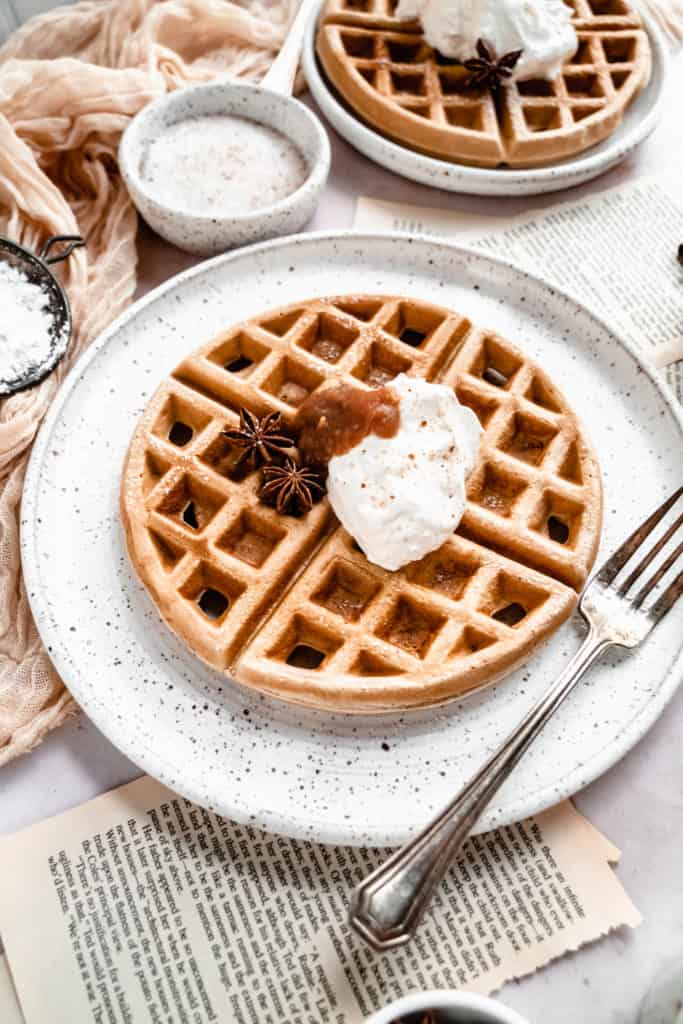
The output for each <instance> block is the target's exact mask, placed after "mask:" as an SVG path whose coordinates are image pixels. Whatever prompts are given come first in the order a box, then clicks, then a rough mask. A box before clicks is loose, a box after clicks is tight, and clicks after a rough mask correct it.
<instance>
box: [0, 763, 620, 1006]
mask: <svg viewBox="0 0 683 1024" xmlns="http://www.w3.org/2000/svg"><path fill="white" fill-rule="evenodd" d="M618 854H619V851H618V850H616V848H615V847H614V846H612V844H611V843H610V842H609V841H608V840H607V839H606V838H605V837H604V836H602V835H601V834H600V833H599V832H598V831H597V830H596V829H595V828H594V827H593V826H592V825H590V823H589V822H587V821H586V820H585V819H584V818H582V817H581V815H580V814H578V812H577V811H576V810H575V808H574V806H573V805H572V804H571V803H570V802H569V801H566V802H565V803H563V804H560V805H559V806H557V807H555V808H552V809H551V810H549V811H547V812H545V813H544V814H540V815H538V816H537V817H535V818H530V819H528V820H527V821H525V822H522V823H519V824H517V825H513V826H510V827H508V828H501V829H498V830H496V831H495V832H491V833H488V834H486V835H482V836H478V837H474V838H472V839H470V840H469V841H468V843H467V844H466V846H465V848H464V849H463V852H462V855H461V857H460V859H459V860H458V862H457V863H456V864H455V865H454V866H453V868H452V869H451V871H450V872H449V874H448V875H447V877H446V879H445V880H444V882H443V884H442V886H441V888H440V890H439V892H438V895H437V898H436V900H435V902H434V905H433V909H432V911H431V913H430V914H429V916H428V919H427V920H426V921H425V923H424V925H423V927H422V928H421V929H420V931H419V933H418V934H417V936H416V938H415V939H414V941H413V942H412V943H411V944H410V945H408V946H406V947H404V948H402V949H397V950H394V951H393V952H391V953H389V954H377V953H374V952H373V951H372V950H371V949H370V948H369V947H368V946H366V945H365V944H364V943H363V942H362V940H360V939H358V938H357V937H356V936H355V934H354V933H352V932H351V931H350V929H349V927H348V925H347V922H346V914H347V906H348V899H349V893H350V891H351V889H352V888H353V886H354V885H355V884H356V883H357V882H358V881H359V880H360V879H361V878H363V877H364V876H365V875H366V874H367V873H368V872H369V871H370V870H372V868H373V867H375V866H376V865H377V864H379V863H380V861H381V860H382V858H383V856H384V855H385V854H384V853H383V851H381V850H364V849H355V848H347V847H332V846H317V845H315V844H313V843H310V842H295V841H293V840H290V839H286V838H283V837H281V836H274V835H266V834H264V833H260V832H256V831H254V830H253V829H250V828H247V827H244V826H240V825H237V824H235V823H232V822H229V821H226V820H224V819H221V818H219V817H217V816H216V815H215V814H212V813H211V812H209V811H206V810H203V809H201V808H199V807H196V806H194V805H193V804H191V803H190V802H188V801H186V800H184V799H183V798H182V797H179V796H177V795H175V794H174V793H172V792H170V791H169V790H167V789H165V788H164V787H163V786H161V785H160V784H159V783H157V782H155V781H154V780H153V779H151V778H148V777H143V778H142V779H138V780H137V781H135V782H132V783H130V784H129V785H127V786H123V787H121V788H120V789H117V790H113V791H112V792H110V793H107V794H105V795H104V796H101V797H98V798H97V799H95V800H93V801H91V802H89V803H87V804H84V805H82V806H81V807H78V808H76V809H74V810H72V811H68V812H67V813H65V814H62V815H60V816H58V817H56V818H51V819H48V820H47V821H43V822H40V823H39V824H37V825H35V826H33V827H31V828H29V829H26V830H25V831H23V832H19V833H16V834H15V835H13V836H8V837H6V838H4V839H2V840H0V934H1V935H2V941H3V943H4V946H5V952H6V955H7V958H8V962H9V966H10V969H11V971H12V976H13V979H14V984H15V986H16V990H17V993H18V996H19V1000H20V1002H21V1006H22V1009H23V1013H24V1019H25V1024H45V1022H46V1021H50V1024H74V1022H76V1021H77V1022H79V1024H87V1022H93V1024H148V1022H149V1024H205V1022H211V1021H218V1022H221V1024H282V1022H283V1021H287V1024H361V1022H362V1021H363V1020H365V1018H366V1017H367V1016H368V1015H369V1014H370V1013H372V1012H374V1011H375V1010H377V1009H379V1008H380V1007H381V1006H384V1005H386V1004H387V1003H388V1002H390V1001H391V1000H392V999H394V998H396V997H398V996H400V995H403V994H405V993H406V992H408V991H410V990H411V989H418V988H467V989H470V990H473V991H476V992H482V993H490V992H492V991H495V990H496V989H499V988H500V987H501V986H502V985H503V984H504V983H505V982H506V981H508V980H510V979H512V978H518V977H521V976H522V975H525V974H528V973H531V972H532V971H535V970H537V969H538V968H539V967H541V966H542V965H543V964H545V963H547V962H548V961H549V960H552V959H553V958H555V957H558V956H561V955H562V954H563V953H566V952H567V951H569V950H575V949H577V948H578V947H579V946H581V945H582V944H584V943H586V942H591V941H593V940H594V939H597V938H598V937H599V936H602V935H605V934H606V933H607V932H609V931H610V930H611V929H613V928H617V927H620V926H623V925H628V926H631V927H635V926H636V925H638V924H639V922H640V916H639V914H638V911H637V910H636V908H635V907H634V906H633V904H632V903H631V901H630V900H629V898H628V896H627V895H626V893H625V892H624V890H623V888H622V886H621V884H620V882H619V880H618V879H617V877H616V875H615V873H614V871H613V869H612V867H611V866H610V862H611V861H614V860H616V858H617V857H618ZM0 968H1V965H0ZM8 991H9V989H8ZM2 995H3V990H2V974H1V973H0V999H1V998H2ZM1 1007H2V1002H0V1008H1ZM2 1020H3V1024H4V1022H5V1020H9V1021H11V1022H12V1024H14V1021H13V1019H12V1017H11V1016H9V1013H8V1014H7V1016H2ZM20 1020H21V1017H20V1016H19V1015H18V1014H17V1021H20Z"/></svg>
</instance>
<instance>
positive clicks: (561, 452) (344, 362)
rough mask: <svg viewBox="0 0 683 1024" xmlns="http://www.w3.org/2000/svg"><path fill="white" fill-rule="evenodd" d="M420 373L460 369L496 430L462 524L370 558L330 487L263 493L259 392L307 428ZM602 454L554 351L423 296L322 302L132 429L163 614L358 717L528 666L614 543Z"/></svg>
mask: <svg viewBox="0 0 683 1024" xmlns="http://www.w3.org/2000/svg"><path fill="white" fill-rule="evenodd" d="M400 372H406V373H409V374H414V375H417V376H421V377H424V378H426V379H427V380H432V381H438V382H439V383H443V384H449V385H451V386H452V387H453V388H454V389H455V391H456V394H457V395H458V398H459V399H460V401H461V402H463V403H464V404H465V405H467V406H469V407H470V408H472V409H473V410H474V411H475V413H476V414H477V416H478V417H479V419H480V421H481V423H482V426H483V428H484V434H483V437H482V443H481V450H480V459H479V463H478V465H477V467H476V469H475V470H474V472H473V473H472V475H471V476H470V478H469V481H468V503H467V509H466V512H465V515H464V517H463V520H462V522H461V524H460V526H459V528H458V530H457V531H456V533H455V534H454V535H453V536H452V537H451V538H450V539H449V540H448V541H447V542H446V543H445V544H444V545H443V546H442V547H441V548H440V549H439V550H438V551H435V552H433V553H431V554H429V555H427V556H426V557H425V558H424V559H422V560H421V561H420V562H416V563H413V564H411V565H409V566H406V567H405V568H404V569H402V570H401V571H399V572H395V573H392V572H386V571H384V570H382V569H380V568H378V567H377V566H375V565H372V564H371V563H369V562H368V561H367V559H366V558H365V557H364V555H363V554H362V553H361V551H360V550H359V549H358V547H357V546H356V545H355V544H354V542H353V539H352V538H351V537H350V536H349V535H348V534H347V533H346V532H345V531H344V530H343V529H342V527H341V526H340V525H339V523H338V521H337V519H336V518H335V516H334V514H333V512H332V509H331V508H330V505H329V503H328V501H327V499H323V500H322V501H321V502H320V503H319V504H317V505H314V506H313V508H312V509H311V510H310V511H309V512H308V513H306V514H305V515H303V516H302V517H301V518H295V517H292V516H285V515H280V514H278V513H277V512H276V510H275V509H273V508H270V507H268V506H266V505H264V504H263V503H261V502H260V501H259V497H258V490H259V485H260V473H259V472H258V471H252V472H249V471H248V470H246V469H244V468H243V467H240V466H238V465H237V461H238V458H239V454H240V450H239V448H237V447H235V446H234V445H233V444H232V443H231V442H230V441H229V440H228V439H227V438H226V437H225V436H224V431H225V430H226V428H227V429H229V428H233V427H236V426H237V425H238V422H239V410H240V408H241V407H244V408H247V409H249V410H251V411H252V412H253V413H255V414H256V415H258V416H262V415H265V414H266V413H267V412H271V411H279V412H281V414H282V417H283V419H284V420H285V421H286V422H287V423H288V424H292V423H293V420H294V417H295V414H296V408H297V406H298V405H300V404H301V402H302V401H303V400H304V399H305V398H306V397H307V396H308V395H309V394H310V393H311V392H313V391H315V389H316V388H318V387H320V386H321V385H323V384H324V383H326V382H329V381H333V380H338V379H343V380H344V381H346V382H347V383H351V384H353V385H355V386H357V387H359V388H366V387H373V386H378V385H381V384H385V383H386V382H387V381H389V380H391V379H392V378H393V377H394V376H396V374H398V373H400ZM601 510H602V490H601V482H600V472H599V467H598V463H597V460H596V458H595V455H594V453H593V451H592V449H591V447H590V444H589V442H588V440H587V439H586V436H585V434H584V433H583V430H582V428H581V425H580V424H579V423H578V422H577V419H576V416H575V415H574V414H573V412H572V411H571V410H570V409H569V407H568V406H567V403H566V401H565V400H564V398H563V396H562V394H561V393H560V391H559V390H558V389H557V388H556V387H555V386H554V384H553V383H552V382H551V381H550V379H549V378H548V376H547V375H546V373H545V372H544V371H543V370H542V369H541V367H540V366H538V365H536V364H535V363H533V362H532V361H531V360H529V359H528V358H526V356H525V355H524V354H523V353H522V352H521V351H519V350H518V349H516V348H515V347H514V346H512V345H510V344H509V343H508V342H507V341H505V340H504V339H503V338H501V337H499V336H498V335H496V334H493V333H492V332H490V331H485V330H481V329H480V328H478V327H476V326H474V325H472V324H471V323H470V321H468V320H467V319H466V318H464V317H462V316H460V315H458V314H457V313H454V312H452V311H450V310H448V309H443V308H440V307H438V306H434V305H432V304H429V303H426V302H420V301H417V300H415V299H406V298H396V297H388V296H345V297H337V298H330V299H313V300H311V301H308V302H299V303H296V304H295V305H292V306H288V307H286V308H284V309H279V310H277V311H274V312H268V313H265V314H263V315H262V316H258V317H255V318H254V319H251V320H249V321H246V322H243V323H240V324H237V325H235V326H233V327H231V328H230V329H229V330H227V331H226V332H225V333H224V334H221V335H220V336H219V337H217V338H213V339H212V340H211V341H210V342H208V344H205V345H204V346H203V347H202V348H201V349H199V351H197V352H196V353H195V354H193V355H191V356H190V357H189V358H187V359H186V360H185V361H184V362H183V363H181V364H180V366H179V367H178V368H177V369H176V370H175V371H174V372H173V373H172V374H171V376H170V377H169V378H168V379H167V380H165V381H164V382H163V384H162V385H161V387H160V388H159V389H158V391H157V392H156V394H155V395H154V397H153V398H152V400H151V401H150V403H149V405H148V407H147V409H146V411H145V413H144V415H143V417H142V419H141V421H140V423H139V425H138V427H137V429H136V431H135V433H134V435H133V438H132V441H131V444H130V448H129V451H128V455H127V458H126V463H125V466H124V471H123V479H122V484H121V514H122V520H123V525H124V528H125V533H126V541H127V545H128V551H129V554H130V558H131V561H132V563H133V565H134V567H135V569H136V570H137V572H138V574H139V576H140V578H141V580H142V581H143V583H144V584H145V586H146V587H147V589H148V590H149V592H150V594H151V596H152V598H153V600H154V601H155V603H156V605H157V607H158V609H159V611H160V612H161V615H162V616H163V618H164V619H165V620H166V622H167V623H168V624H169V626H170V627H171V628H172V629H173V630H175V632H176V633H178V634H179V635H180V636H181V637H182V638H183V639H184V640H185V642H186V643H187V644H188V645H189V646H190V647H191V648H192V650H193V651H194V652H195V653H196V654H198V655H199V657H200V658H202V659H203V660H204V661H206V662H208V663H209V664H210V665H213V666H214V667H215V668H217V669H219V670H221V671H223V672H225V673H226V674H228V675H229V676H230V677H232V678H235V679H237V680H239V681H240V682H242V683H245V684H247V685H248V686H252V687H255V688H256V689H259V690H261V691H264V692H267V693H270V694H274V695H276V696H278V697H282V698H284V699H286V700H291V701H296V702H299V703H303V704H308V705H313V706H316V707H323V708H328V709H335V710H344V711H357V712H367V711H380V710H386V709H397V708H407V707H416V706H422V705H430V704H437V703H442V702H444V701H447V700H450V699H452V698H454V697H457V696H460V695H461V694H463V693H465V692H467V691H469V690H472V689H474V688H475V687H479V686H482V685H484V684H486V683H490V682H492V681H493V680H495V679H497V678H498V677H500V676H501V675H503V674H504V673H506V672H508V671H509V670H510V669H511V668H513V667H514V666H515V665H517V664H519V663H520V662H522V661H523V660H524V659H526V658H527V657H528V656H529V654H530V653H531V651H532V650H533V649H534V648H535V647H536V646H537V645H538V644H539V643H540V642H541V641H542V640H543V639H545V637H547V636H548V635H549V634H550V633H551V632H552V631H553V630H554V629H555V628H556V627H557V626H558V625H559V624H560V623H561V622H562V621H563V620H564V619H566V618H567V616H568V615H569V614H570V613H571V611H572V609H573V608H574V606H575V604H576V600H577V592H578V591H579V590H580V589H581V587H582V586H583V584H584V583H585V581H586V577H587V575H588V572H589V571H590V568H591V566H592V564H593V560H594V557H595V554H596V549H597V545H598V539H599V532H600V524H601Z"/></svg>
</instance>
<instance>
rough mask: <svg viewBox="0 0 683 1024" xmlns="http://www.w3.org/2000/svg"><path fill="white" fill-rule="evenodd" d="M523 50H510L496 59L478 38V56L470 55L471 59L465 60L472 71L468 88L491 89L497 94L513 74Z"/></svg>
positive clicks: (466, 65) (465, 63)
mask: <svg viewBox="0 0 683 1024" xmlns="http://www.w3.org/2000/svg"><path fill="white" fill-rule="evenodd" d="M522 52H523V51H522V50H510V52H509V53H505V54H503V56H502V57H500V58H498V59H496V56H495V54H494V53H493V51H492V50H490V49H489V48H488V46H487V45H486V43H485V42H484V40H483V39H478V40H477V54H478V56H477V57H470V59H469V60H466V61H464V62H463V64H464V67H466V68H467V70H468V71H469V72H470V76H469V78H468V79H467V86H468V88H471V89H490V90H491V92H492V93H494V95H495V94H496V93H497V92H498V91H499V89H500V88H501V87H502V86H503V85H504V84H505V80H506V79H507V78H509V77H510V75H511V74H512V72H513V70H514V68H515V66H516V65H517V61H518V60H519V58H520V57H521V56H522Z"/></svg>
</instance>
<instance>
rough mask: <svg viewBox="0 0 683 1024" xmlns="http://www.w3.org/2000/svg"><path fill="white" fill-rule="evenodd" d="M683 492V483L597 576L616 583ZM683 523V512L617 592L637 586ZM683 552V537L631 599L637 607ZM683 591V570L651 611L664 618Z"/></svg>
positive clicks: (624, 594) (600, 580)
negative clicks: (638, 581) (635, 584)
mask: <svg viewBox="0 0 683 1024" xmlns="http://www.w3.org/2000/svg"><path fill="white" fill-rule="evenodd" d="M682 495H683V487H679V488H678V490H676V491H674V493H673V494H672V495H671V496H670V497H669V498H667V499H666V501H664V502H663V503H662V504H661V505H660V506H659V508H658V509H656V511H655V512H653V513H652V515H651V516H649V517H648V518H647V519H646V520H645V522H644V523H642V524H641V525H640V526H639V527H638V528H637V529H636V530H634V532H633V533H632V534H631V536H630V537H628V539H627V540H625V541H624V543H623V544H622V545H621V547H620V548H618V549H617V551H615V553H614V554H613V555H612V557H611V558H609V559H608V560H607V561H606V562H605V564H604V565H603V567H602V569H601V570H600V572H599V573H598V575H597V580H598V581H599V582H600V583H602V584H604V585H605V586H611V585H612V584H614V582H615V580H616V577H617V576H618V575H619V573H620V572H621V570H622V569H625V568H626V567H627V566H628V564H629V563H630V562H631V560H632V559H633V557H634V556H635V554H636V553H637V552H639V551H640V550H641V549H642V547H643V545H644V544H645V542H646V541H647V540H648V538H649V537H650V536H651V534H652V533H653V531H654V530H655V529H656V527H657V526H658V525H659V524H660V523H661V522H662V520H663V519H664V518H665V516H666V515H667V513H669V512H670V511H671V510H672V509H674V508H675V505H676V503H677V502H678V501H679V500H680V498H681V496H682ZM681 527H683V512H682V513H680V514H679V515H678V516H677V518H676V519H675V520H674V521H673V522H672V523H671V524H670V525H669V526H668V527H667V529H666V530H665V531H664V533H663V534H662V536H661V537H660V538H659V540H657V542H656V543H655V544H653V545H652V547H651V548H649V550H648V551H647V553H646V554H645V555H644V556H643V558H641V559H640V561H639V562H638V563H637V564H636V565H635V567H634V568H633V569H632V570H631V572H630V573H629V574H628V576H627V577H626V578H625V579H624V580H623V582H622V583H620V584H619V586H618V587H617V588H616V589H617V594H618V595H619V596H620V597H626V596H627V595H628V593H629V592H630V590H631V588H632V587H633V585H634V583H636V581H637V580H638V579H640V577H641V576H642V575H643V573H644V572H645V570H646V569H647V568H648V567H649V566H650V565H651V564H652V562H653V561H654V560H655V558H656V557H657V556H658V555H659V554H660V553H662V552H664V551H665V548H666V546H667V545H668V544H669V543H670V542H671V541H672V540H673V539H674V538H675V537H676V536H677V535H678V536H679V537H680V535H681ZM681 555H683V541H681V542H680V543H679V544H678V545H677V546H675V547H674V549H673V550H672V551H671V552H670V553H669V554H668V555H667V556H666V558H665V559H664V561H663V562H662V564H661V565H660V566H659V568H658V569H657V570H656V571H655V572H654V574H653V575H652V576H651V577H650V578H649V579H648V580H647V582H646V583H645V584H644V585H643V586H642V587H641V588H640V590H639V591H638V593H637V594H636V596H635V598H633V599H632V600H630V602H629V603H630V604H631V605H632V606H633V607H634V608H640V607H641V606H642V604H643V602H644V601H645V600H646V598H647V597H648V596H649V595H650V594H651V593H652V592H653V591H654V589H655V588H656V587H657V586H658V585H659V584H660V583H661V581H662V580H663V579H664V578H665V576H666V575H667V573H668V572H669V571H670V570H671V569H672V568H673V567H674V565H675V564H676V562H677V561H678V559H679V558H680V557H681ZM682 593H683V571H682V572H680V573H679V574H678V575H677V576H676V577H675V578H674V580H673V581H672V582H671V583H670V584H669V585H668V586H667V587H666V589H665V590H664V592H663V593H662V594H661V595H660V596H659V597H658V598H657V600H656V601H655V602H654V603H653V605H652V606H651V607H650V608H649V609H648V614H649V615H650V616H652V617H653V618H655V619H659V618H661V616H662V615H664V614H666V612H667V611H668V610H669V608H671V606H672V605H673V604H674V602H675V601H676V600H677V599H678V598H679V597H680V596H681V594H682Z"/></svg>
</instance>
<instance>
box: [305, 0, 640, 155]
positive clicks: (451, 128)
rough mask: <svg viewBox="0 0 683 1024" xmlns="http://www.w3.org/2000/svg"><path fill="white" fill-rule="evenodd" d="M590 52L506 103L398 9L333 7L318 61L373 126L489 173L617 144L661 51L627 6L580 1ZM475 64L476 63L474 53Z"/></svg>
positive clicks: (581, 34)
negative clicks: (613, 139)
mask: <svg viewBox="0 0 683 1024" xmlns="http://www.w3.org/2000/svg"><path fill="white" fill-rule="evenodd" d="M571 6H572V7H573V9H574V19H573V21H574V25H575V28H576V31H577V35H578V39H579V46H578V49H577V51H576V54H575V55H574V57H572V58H571V60H570V61H568V62H567V63H566V64H565V66H564V68H563V70H562V73H561V75H558V77H557V78H556V79H554V80H553V81H547V80H545V79H531V80H529V81H526V82H516V83H511V84H510V85H508V86H506V88H505V89H504V90H503V92H502V95H501V99H500V102H499V103H498V104H496V103H495V102H494V100H493V97H492V96H491V94H490V92H487V91H484V92H480V91H472V90H468V89H466V88H465V86H464V83H465V81H466V78H467V73H466V72H465V71H464V69H463V68H462V67H460V66H458V65H456V64H453V63H448V62H444V58H441V57H439V56H438V55H437V54H435V51H434V50H432V49H431V47H429V46H428V45H427V44H426V42H425V41H424V40H423V38H422V36H421V34H420V32H419V28H418V27H417V26H416V24H415V22H407V23H406V22H404V21H400V20H399V19H397V18H396V17H395V15H394V13H393V12H394V10H395V7H396V4H394V3H393V2H392V0H328V3H327V4H326V6H325V8H324V10H323V14H322V17H321V23H320V28H319V32H318V39H317V50H318V56H319V58H320V60H321V63H322V66H323V69H324V71H325V73H326V75H327V77H328V79H329V81H330V83H331V84H332V86H333V87H334V89H336V91H337V92H338V93H339V94H340V96H341V97H342V98H343V99H344V100H345V101H346V103H348V105H349V106H350V107H351V108H352V109H353V110H354V111H355V112H356V113H357V114H358V115H359V116H360V117H361V118H363V120H364V121H366V122H367V123H368V124H370V125H371V126H372V127H373V128H376V129H377V130H379V131H380V132H382V134H384V135H387V136H389V137H390V138H392V139H394V140H396V141H398V142H400V143H401V144H402V145H404V146H407V147H409V148H410V149H415V150H418V151H419V152H422V153H427V154H429V155H431V156H436V157H439V158H441V159H444V160H451V161H454V162H456V163H466V164H475V165H479V166H483V167H497V166H499V165H501V164H507V165H509V166H510V167H533V166H540V165H543V164H550V163H553V162H554V161H557V160H563V159H565V158H567V157H569V156H572V155H575V154H576V153H580V152H582V151H583V150H585V149H587V148H589V147H590V146H593V145H595V144H596V143H598V142H600V141H602V140H603V139H605V138H607V136H608V135H611V133H612V132H613V131H614V129H615V128H616V127H617V125H618V124H619V123H620V122H621V120H622V118H623V115H624V112H625V110H626V108H627V107H628V106H629V104H630V103H631V102H632V100H633V99H634V97H635V96H636V95H637V93H638V92H639V91H640V89H641V88H642V87H643V86H644V85H645V84H646V83H647V81H648V78H649V74H650V60H651V54H650V44H649V41H648V37H647V34H646V33H645V31H644V29H643V27H642V23H641V20H640V17H639V16H638V14H637V13H636V12H635V10H634V9H633V7H632V6H631V4H630V3H629V2H627V0H573V2H572V4H571ZM473 56H474V55H473Z"/></svg>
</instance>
